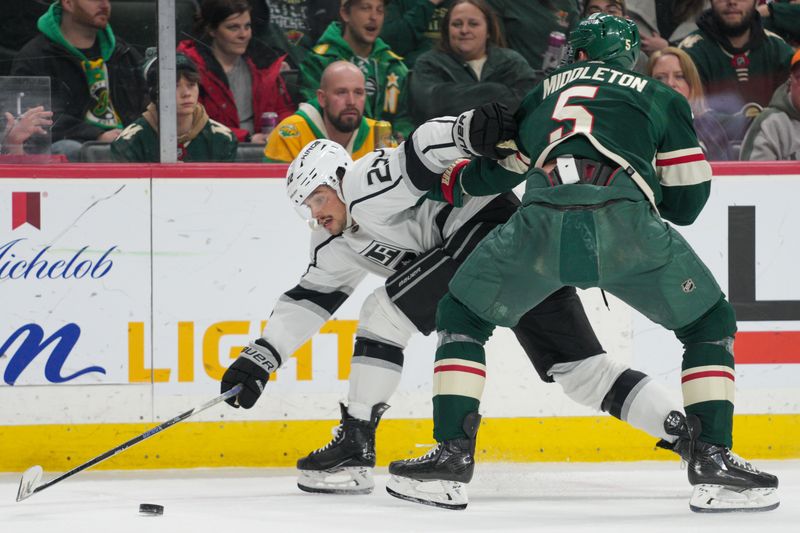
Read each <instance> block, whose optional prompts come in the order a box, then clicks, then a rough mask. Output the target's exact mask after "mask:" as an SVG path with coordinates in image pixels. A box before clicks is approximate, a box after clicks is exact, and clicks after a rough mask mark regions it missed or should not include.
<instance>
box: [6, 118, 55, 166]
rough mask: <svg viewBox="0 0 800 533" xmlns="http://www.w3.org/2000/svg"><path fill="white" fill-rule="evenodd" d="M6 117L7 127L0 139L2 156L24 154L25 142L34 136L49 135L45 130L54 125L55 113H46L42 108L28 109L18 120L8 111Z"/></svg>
mask: <svg viewBox="0 0 800 533" xmlns="http://www.w3.org/2000/svg"><path fill="white" fill-rule="evenodd" d="M4 116H5V119H6V125H5V128H4V131H3V136H2V137H0V154H10V155H22V154H24V153H25V142H26V141H27V140H28V139H30V138H31V137H33V136H34V135H47V130H45V128H49V127H50V126H52V125H53V120H52V119H53V112H52V111H45V110H44V107H42V106H37V107H32V108H30V109H28V110H27V111H25V113H23V114H22V116H21V117H19V118H18V119H16V118H14V115H12V114H11V113H9V112H8V111H6V112H5V113H4Z"/></svg>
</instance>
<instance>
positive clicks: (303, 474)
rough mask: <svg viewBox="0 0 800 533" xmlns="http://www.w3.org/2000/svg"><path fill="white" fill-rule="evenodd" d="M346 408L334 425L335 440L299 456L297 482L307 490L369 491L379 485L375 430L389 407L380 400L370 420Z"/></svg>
mask: <svg viewBox="0 0 800 533" xmlns="http://www.w3.org/2000/svg"><path fill="white" fill-rule="evenodd" d="M340 407H341V409H342V420H341V423H340V424H339V425H338V426H337V427H336V428H334V431H333V440H331V441H330V442H329V443H328V444H326V445H325V446H323V447H322V448H319V449H318V450H315V451H313V452H311V453H310V454H308V455H307V456H306V457H303V458H301V459H298V461H297V469H298V470H299V471H300V476H299V478H298V480H297V486H298V487H299V488H300V490H304V491H306V492H320V493H327V494H369V493H370V492H372V489H373V488H374V487H375V482H374V481H373V479H372V469H373V468H374V467H375V430H376V428H377V427H378V422H380V419H381V416H383V413H384V412H385V411H386V409H388V408H389V406H388V405H387V404H385V403H379V404H377V405H375V406H374V407H373V408H372V416H371V417H370V419H369V420H360V419H358V418H353V417H352V416H350V415H349V413H348V412H347V408H346V407H345V406H344V405H343V404H340Z"/></svg>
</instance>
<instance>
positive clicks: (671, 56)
mask: <svg viewBox="0 0 800 533" xmlns="http://www.w3.org/2000/svg"><path fill="white" fill-rule="evenodd" d="M645 73H646V74H647V75H648V76H651V77H653V78H655V79H657V80H658V81H660V82H662V83H663V84H665V85H667V86H669V87H671V88H672V89H674V90H675V91H676V92H678V93H680V94H682V95H683V96H684V97H685V98H686V99H687V100H688V101H689V105H690V106H691V108H692V114H693V115H694V129H695V132H696V133H697V140H698V141H699V142H700V146H701V147H702V148H703V152H704V153H705V155H706V159H709V160H711V161H727V160H731V159H737V157H736V154H735V150H734V147H733V146H732V143H731V139H730V137H731V136H730V135H729V133H728V130H731V134H732V136H733V137H735V138H737V139H741V138H742V135H743V133H744V131H745V130H746V128H747V122H748V121H747V119H746V117H744V116H742V115H735V116H731V115H723V114H720V113H718V112H715V111H710V110H709V109H708V108H707V107H706V104H705V98H704V96H703V84H702V83H701V82H700V75H699V74H698V73H697V67H695V66H694V63H693V62H692V59H691V58H690V57H689V55H688V54H687V53H686V52H684V51H683V50H681V49H680V48H675V47H672V46H668V47H666V48H662V49H661V50H657V51H656V52H654V53H653V55H651V56H650V61H648V63H647V69H646V72H645Z"/></svg>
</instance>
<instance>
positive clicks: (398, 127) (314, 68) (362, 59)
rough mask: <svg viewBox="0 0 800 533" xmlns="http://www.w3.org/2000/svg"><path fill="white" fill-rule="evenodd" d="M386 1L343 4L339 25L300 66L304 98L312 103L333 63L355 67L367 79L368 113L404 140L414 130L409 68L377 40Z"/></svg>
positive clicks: (345, 1) (353, 0)
mask: <svg viewBox="0 0 800 533" xmlns="http://www.w3.org/2000/svg"><path fill="white" fill-rule="evenodd" d="M384 7H385V1H384V0H342V7H341V9H340V10H339V17H340V18H341V22H333V23H331V24H330V26H328V28H327V29H326V30H325V33H323V34H322V37H320V39H319V41H318V42H317V45H316V46H315V47H314V50H313V51H312V52H311V53H310V54H308V55H307V56H306V58H305V60H304V61H303V64H302V65H301V66H300V72H301V76H302V82H301V85H302V94H303V98H304V99H306V100H313V99H314V98H315V97H316V94H317V89H319V83H320V79H321V77H322V71H323V70H325V67H327V66H328V65H330V64H331V63H333V62H334V61H338V60H344V61H349V62H351V63H353V64H355V65H356V66H357V67H358V68H359V69H361V72H363V73H364V78H365V79H366V80H367V84H366V87H367V102H366V107H365V110H364V115H365V116H367V117H369V118H372V119H375V120H386V121H388V122H390V123H391V124H392V129H393V132H394V134H395V135H396V136H398V137H400V138H406V137H408V135H409V133H411V130H412V129H413V128H414V126H413V123H412V121H411V117H410V114H409V112H410V111H409V103H408V87H407V85H408V84H407V81H408V67H406V65H405V63H404V62H403V58H402V57H400V56H399V55H397V54H395V53H394V52H393V51H392V50H391V49H390V48H389V46H388V45H387V44H386V43H385V42H384V41H383V40H382V39H380V38H379V37H378V35H379V34H380V32H381V29H382V28H383V21H384V16H385V15H384Z"/></svg>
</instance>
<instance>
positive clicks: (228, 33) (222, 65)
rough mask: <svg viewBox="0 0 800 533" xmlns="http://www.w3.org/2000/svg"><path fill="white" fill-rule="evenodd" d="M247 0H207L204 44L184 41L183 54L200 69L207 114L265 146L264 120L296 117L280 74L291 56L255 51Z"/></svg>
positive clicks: (201, 22)
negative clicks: (270, 116) (265, 115)
mask: <svg viewBox="0 0 800 533" xmlns="http://www.w3.org/2000/svg"><path fill="white" fill-rule="evenodd" d="M250 9H251V7H250V4H249V3H248V1H247V0H203V1H202V2H201V4H200V12H199V14H198V21H197V24H198V33H199V34H201V35H203V39H202V40H201V41H197V42H195V41H191V40H186V41H181V43H180V44H179V45H178V51H179V52H183V53H184V54H186V55H187V56H189V57H190V58H191V59H192V60H193V61H194V62H195V63H196V64H197V67H198V69H199V71H200V103H202V104H203V106H204V107H205V109H206V112H208V116H209V117H211V118H212V119H214V120H216V121H218V122H221V123H222V124H224V125H226V126H228V127H229V128H230V129H231V130H233V132H234V134H235V135H236V138H237V140H238V141H239V142H253V143H259V144H264V143H266V141H267V137H268V132H267V133H263V132H262V124H261V116H262V114H263V113H265V112H267V111H273V112H275V113H277V114H278V120H282V119H283V118H285V117H287V116H289V115H291V114H292V113H293V112H294V110H295V108H296V106H295V105H294V104H293V103H292V100H291V98H290V96H289V92H288V91H287V89H286V84H285V83H284V81H283V78H282V77H281V75H280V70H281V64H282V63H283V61H284V59H285V58H286V56H285V55H284V56H280V57H269V56H265V55H264V54H262V53H253V51H252V48H251V41H252V37H253V33H252V29H251V22H250Z"/></svg>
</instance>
